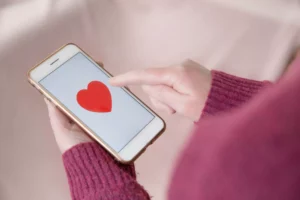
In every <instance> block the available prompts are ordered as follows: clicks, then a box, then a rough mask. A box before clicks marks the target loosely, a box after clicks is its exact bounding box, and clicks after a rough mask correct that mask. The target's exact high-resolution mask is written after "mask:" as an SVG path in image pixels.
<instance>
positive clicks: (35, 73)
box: [28, 44, 166, 163]
mask: <svg viewBox="0 0 300 200" xmlns="http://www.w3.org/2000/svg"><path fill="white" fill-rule="evenodd" d="M79 52H80V53H82V54H83V55H85V56H86V57H87V58H88V59H89V60H90V61H91V62H92V63H94V64H95V65H96V66H98V67H99V70H101V71H102V72H104V73H105V74H106V75H107V76H108V77H112V75H111V74H110V73H109V72H107V71H106V70H105V69H104V68H103V67H101V66H99V65H98V64H97V63H96V62H95V61H94V60H93V59H92V58H91V57H90V56H89V55H88V54H87V53H85V52H84V51H83V50H82V49H81V48H79V47H78V46H77V45H75V44H67V45H65V46H63V47H61V48H60V49H58V50H57V51H56V52H54V53H53V54H52V55H50V56H49V57H48V58H46V59H45V60H44V61H42V62H41V63H40V64H38V65H36V66H35V67H34V68H33V69H31V70H30V71H29V72H28V80H29V82H30V84H32V85H33V86H34V87H35V88H36V89H37V90H39V91H40V93H42V94H43V95H44V96H45V97H46V98H47V99H48V100H50V101H52V102H53V103H54V104H55V105H56V106H57V107H58V108H59V109H60V110H61V111H62V112H64V113H65V114H66V115H67V116H68V117H70V118H71V119H72V120H73V121H74V122H76V123H77V124H78V125H79V126H80V127H81V128H82V129H83V130H84V131H85V132H87V133H88V134H89V135H90V136H91V137H92V138H94V139H95V140H96V141H97V142H98V143H100V144H101V145H102V146H103V147H104V148H105V149H106V150H107V151H108V152H109V153H111V154H112V155H113V156H114V157H115V158H116V159H117V160H118V161H120V162H122V163H130V162H133V161H134V160H135V159H137V158H138V156H140V155H141V154H142V153H143V152H144V150H145V149H146V148H147V146H149V145H150V144H152V143H153V142H154V140H156V139H157V138H158V137H159V136H160V135H161V134H162V133H163V132H164V130H165V126H166V125H165V122H164V121H163V120H162V119H161V118H160V117H159V116H158V115H157V114H156V113H155V112H154V111H153V110H151V109H150V108H149V107H148V106H147V105H145V104H144V103H143V102H142V101H141V100H140V99H139V98H137V97H136V96H135V95H134V94H132V93H131V92H130V91H129V90H127V89H126V88H125V87H123V89H124V90H125V91H126V92H127V93H128V95H130V96H132V97H133V98H134V99H135V100H136V101H137V102H139V103H140V104H141V105H142V106H143V107H144V108H145V109H147V110H148V111H149V112H150V113H151V114H153V116H154V119H153V120H152V121H151V122H150V123H149V124H148V125H147V126H146V127H145V128H144V129H143V130H142V131H141V132H140V133H139V134H138V135H136V136H135V137H134V138H133V139H132V140H131V141H130V142H129V143H128V144H127V145H126V146H125V147H124V148H123V149H122V150H121V151H120V152H116V151H115V150H114V149H112V148H111V147H110V146H109V145H108V144H106V143H105V141H103V140H102V139H101V138H100V137H99V136H97V134H96V133H95V132H93V131H92V130H91V129H90V128H89V127H87V126H86V125H85V124H84V123H83V122H82V121H81V120H80V119H79V118H78V117H77V116H75V115H74V114H73V113H72V111H71V110H69V109H68V108H66V107H65V106H64V105H63V104H62V103H60V101H59V100H58V99H57V98H56V97H55V96H53V95H52V94H50V93H49V92H48V91H47V90H46V89H45V88H44V87H43V86H42V85H40V84H39V82H40V80H42V79H43V78H44V77H46V76H47V75H49V74H50V73H51V72H53V71H54V70H55V69H57V68H58V67H60V66H61V65H62V64H63V63H65V62H66V61H67V60H69V59H70V58H72V57H73V56H74V55H76V54H77V53H79ZM54 61H55V62H54ZM53 62H54V63H53Z"/></svg>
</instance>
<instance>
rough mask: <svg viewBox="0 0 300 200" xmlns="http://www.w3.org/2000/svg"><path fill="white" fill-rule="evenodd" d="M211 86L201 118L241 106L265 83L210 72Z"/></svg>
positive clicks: (218, 72) (266, 83) (267, 83)
mask: <svg viewBox="0 0 300 200" xmlns="http://www.w3.org/2000/svg"><path fill="white" fill-rule="evenodd" d="M211 73H212V84H211V89H210V92H209V95H208V97H207V100H206V104H205V107H204V109H203V111H202V117H205V116H209V115H215V114H217V113H219V112H225V111H228V110H230V109H232V108H236V107H239V106H241V105H242V104H243V103H245V102H247V101H249V100H250V99H251V98H252V97H253V96H255V95H256V94H257V93H258V92H259V91H260V90H261V89H262V88H263V87H264V86H266V85H269V84H271V83H270V82H267V81H255V80H250V79H244V78H239V77H236V76H232V75H229V74H226V73H223V72H220V71H212V72H211Z"/></svg>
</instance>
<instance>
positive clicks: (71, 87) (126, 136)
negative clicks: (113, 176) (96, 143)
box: [39, 53, 154, 152]
mask: <svg viewBox="0 0 300 200" xmlns="http://www.w3.org/2000/svg"><path fill="white" fill-rule="evenodd" d="M108 80H109V77H108V76H107V75H106V74H105V73H104V72H102V71H101V69H99V68H98V67H97V66H96V65H95V64H94V63H93V62H91V61H90V60H89V59H88V58H87V57H86V56H85V55H84V54H82V53H77V54H76V55H75V56H73V57H72V58H71V59H69V60H68V61H67V62H65V63H64V64H62V65H61V66H60V67H58V68H57V69H56V70H54V71H53V72H52V73H50V74H49V75H48V76H46V77H45V78H43V79H42V80H41V81H40V82H39V83H40V84H41V85H42V86H43V87H44V88H45V89H46V90H48V92H49V93H51V94H52V95H53V96H55V97H56V98H57V99H58V100H59V101H60V103H62V104H63V105H64V106H65V107H66V108H68V109H69V110H70V111H71V112H72V113H73V114H74V115H75V116H77V117H78V118H79V119H80V120H81V121H82V122H83V123H84V124H85V125H86V126H88V127H89V128H90V129H91V130H93V131H94V132H95V133H96V134H97V135H98V136H99V137H100V138H101V139H102V140H103V141H104V142H106V143H107V144H108V145H109V146H110V147H111V148H113V149H114V150H115V151H117V152H120V151H121V150H122V149H123V148H124V147H125V146H126V145H127V144H128V143H129V142H130V141H131V140H132V139H133V138H134V137H135V136H136V135H138V134H139V132H140V131H141V130H143V129H144V128H145V127H146V126H147V125H148V124H149V123H150V122H151V121H152V120H153V119H154V115H153V114H152V113H150V112H149V111H148V110H147V109H146V108H144V107H143V106H142V105H141V104H140V103H139V102H138V101H136V100H135V99H134V98H133V97H132V96H130V95H129V94H128V93H127V92H126V91H125V90H123V89H122V88H118V87H112V86H111V85H110V84H109V83H108Z"/></svg>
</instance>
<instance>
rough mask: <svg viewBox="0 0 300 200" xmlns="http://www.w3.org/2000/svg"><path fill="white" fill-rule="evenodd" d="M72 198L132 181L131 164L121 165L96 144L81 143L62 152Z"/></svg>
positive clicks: (132, 169)
mask: <svg viewBox="0 0 300 200" xmlns="http://www.w3.org/2000/svg"><path fill="white" fill-rule="evenodd" d="M63 162H64V166H65V170H66V173H67V176H68V181H69V185H70V190H71V194H72V195H73V199H77V198H80V197H81V196H82V195H83V194H86V193H89V192H91V190H102V189H107V188H115V187H116V186H122V185H124V184H126V183H129V182H132V181H135V179H136V175H135V170H134V166H133V165H123V164H121V163H119V162H117V161H116V160H114V159H113V157H112V156H111V155H110V154H108V153H107V152H106V151H105V150H104V149H103V148H102V147H101V146H100V145H99V144H97V143H94V142H91V143H82V144H79V145H76V146H75V147H73V148H71V149H69V150H68V151H66V152H65V153H64V154H63Z"/></svg>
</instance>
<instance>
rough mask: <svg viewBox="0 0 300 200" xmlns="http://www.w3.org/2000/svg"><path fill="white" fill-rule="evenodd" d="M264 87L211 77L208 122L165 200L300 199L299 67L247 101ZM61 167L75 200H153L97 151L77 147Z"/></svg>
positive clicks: (128, 170) (129, 173) (129, 169)
mask: <svg viewBox="0 0 300 200" xmlns="http://www.w3.org/2000/svg"><path fill="white" fill-rule="evenodd" d="M265 85H266V83H264V82H258V81H252V80H246V79H241V78H237V77H234V76H230V75H227V74H224V73H221V72H216V71H215V72H213V82H212V88H211V91H210V94H209V97H208V100H207V102H206V106H205V108H204V110H203V119H202V120H200V121H199V122H198V123H197V124H196V125H195V131H194V135H193V137H192V138H191V140H190V142H189V143H188V144H187V145H186V149H185V150H184V152H183V153H182V154H181V156H180V159H179V161H178V165H177V166H176V168H175V173H174V175H173V178H172V181H171V185H170V190H169V195H168V199H170V200H196V199H197V200H254V199H255V200H299V199H300V190H299V188H300V123H299V122H300V103H299V102H300V59H298V60H297V61H295V62H294V67H293V72H291V73H289V74H288V75H287V76H286V77H285V78H283V80H281V81H280V83H278V84H275V85H273V86H271V85H270V86H268V87H266V88H265V89H264V90H263V91H262V92H260V93H261V94H258V95H256V96H257V97H256V98H253V100H250V98H251V97H252V96H253V95H254V94H256V93H257V92H258V91H259V90H260V89H261V88H262V87H264V86H265ZM249 100H250V101H249ZM247 101H249V102H247ZM245 102H247V103H245ZM242 104H243V105H242ZM237 107H239V108H237ZM217 113H219V114H218V115H217V116H216V114H217ZM212 115H215V116H214V117H211V116H212ZM63 160H64V165H65V169H66V172H67V176H68V180H69V185H70V191H71V195H72V199H74V200H75V199H76V200H79V199H84V200H96V199H97V200H98V199H103V200H106V199H107V200H108V199H109V200H146V199H150V196H149V194H148V193H147V192H146V191H145V190H144V188H143V187H142V186H141V185H139V184H138V183H137V182H136V175H135V170H134V166H133V165H130V166H126V165H121V164H119V163H117V162H116V161H114V159H113V158H112V157H111V156H110V155H108V154H107V153H106V152H105V151H104V150H103V149H102V148H101V147H100V146H99V145H97V144H96V143H85V144H80V145H77V146H75V147H73V148H72V149H70V150H69V151H67V152H66V153H65V154H64V155H63ZM174 167H175V166H174ZM149 173H155V172H149Z"/></svg>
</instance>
